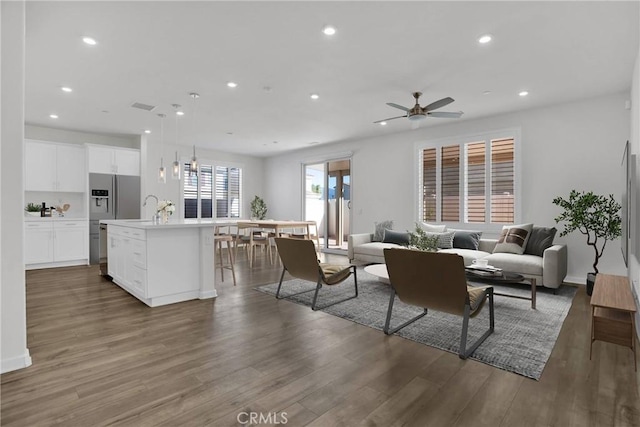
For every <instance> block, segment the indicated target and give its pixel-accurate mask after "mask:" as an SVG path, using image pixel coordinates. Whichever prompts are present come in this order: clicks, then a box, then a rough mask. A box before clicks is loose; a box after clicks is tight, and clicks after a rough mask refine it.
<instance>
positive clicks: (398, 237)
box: [382, 230, 409, 246]
mask: <svg viewBox="0 0 640 427" xmlns="http://www.w3.org/2000/svg"><path fill="white" fill-rule="evenodd" d="M382 243H395V244H396V245H402V246H407V245H408V244H409V233H403V232H402V231H393V230H384V236H383V237H382Z"/></svg>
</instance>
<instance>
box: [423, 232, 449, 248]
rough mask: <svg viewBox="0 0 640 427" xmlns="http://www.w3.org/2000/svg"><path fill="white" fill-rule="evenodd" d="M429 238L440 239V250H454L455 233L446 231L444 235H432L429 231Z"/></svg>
mask: <svg viewBox="0 0 640 427" xmlns="http://www.w3.org/2000/svg"><path fill="white" fill-rule="evenodd" d="M425 233H426V234H427V236H429V237H432V236H437V237H438V249H451V248H453V236H454V235H455V234H456V233H455V232H453V231H445V232H444V233H430V232H428V231H426V232H425Z"/></svg>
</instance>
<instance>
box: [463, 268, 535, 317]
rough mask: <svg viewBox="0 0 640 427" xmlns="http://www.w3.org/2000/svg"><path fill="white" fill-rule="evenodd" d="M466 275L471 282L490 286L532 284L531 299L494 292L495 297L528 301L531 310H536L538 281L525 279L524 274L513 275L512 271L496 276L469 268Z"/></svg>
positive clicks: (502, 272) (529, 278)
mask: <svg viewBox="0 0 640 427" xmlns="http://www.w3.org/2000/svg"><path fill="white" fill-rule="evenodd" d="M466 273H467V279H469V280H473V281H480V282H485V283H489V284H495V285H500V284H511V283H514V284H518V283H523V284H525V283H526V282H527V281H528V282H529V283H530V285H531V297H521V296H519V295H513V294H503V293H499V292H494V293H493V294H494V295H500V296H503V297H508V298H518V299H526V300H529V301H531V308H532V309H533V310H535V309H536V279H534V278H532V277H526V278H525V277H524V276H523V275H522V274H519V273H513V272H510V271H501V272H499V273H496V274H487V273H486V272H484V271H482V270H480V271H478V270H475V269H471V268H467V269H466Z"/></svg>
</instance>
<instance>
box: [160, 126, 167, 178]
mask: <svg viewBox="0 0 640 427" xmlns="http://www.w3.org/2000/svg"><path fill="white" fill-rule="evenodd" d="M158 117H160V169H158V182H159V183H160V184H166V182H167V171H166V170H165V169H164V157H163V156H164V118H165V117H166V116H165V115H164V114H158Z"/></svg>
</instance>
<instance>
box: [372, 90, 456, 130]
mask: <svg viewBox="0 0 640 427" xmlns="http://www.w3.org/2000/svg"><path fill="white" fill-rule="evenodd" d="M420 95H422V92H414V93H413V97H414V98H415V99H416V105H414V106H413V108H407V107H403V106H402V105H398V104H394V103H393V102H387V105H388V106H390V107H393V108H398V109H400V110H402V111H406V112H407V114H405V115H404V116H398V117H391V118H389V119H384V120H378V121H377V122H373V123H382V122H386V121H389V120H394V119H401V118H403V117H407V118H408V119H409V120H411V121H416V120H422V119H424V118H425V117H441V118H447V119H457V118H459V117H460V116H462V114H463V112H462V111H454V112H449V111H433V110H437V109H438V108H442V107H444V106H445V105H449V104H451V103H452V102H453V101H454V99H453V98H449V97H446V98H442V99H440V100H438V101H435V102H432V103H431V104H429V105H427V106H425V107H421V106H420V104H419V102H418V98H420Z"/></svg>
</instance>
